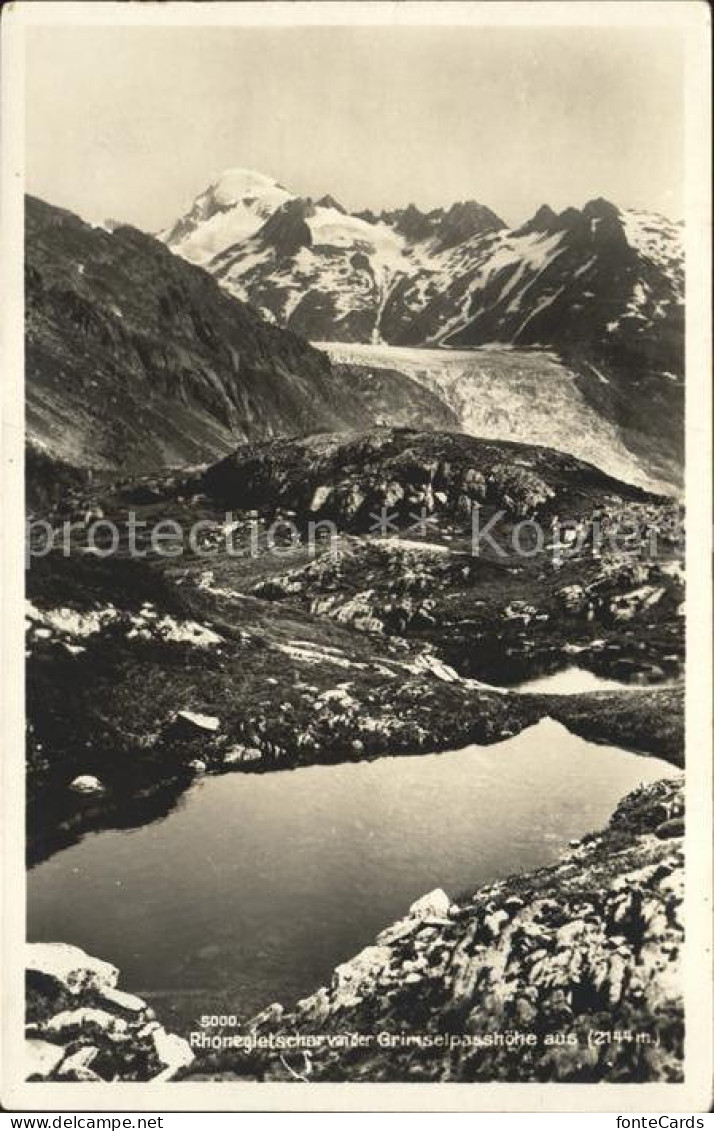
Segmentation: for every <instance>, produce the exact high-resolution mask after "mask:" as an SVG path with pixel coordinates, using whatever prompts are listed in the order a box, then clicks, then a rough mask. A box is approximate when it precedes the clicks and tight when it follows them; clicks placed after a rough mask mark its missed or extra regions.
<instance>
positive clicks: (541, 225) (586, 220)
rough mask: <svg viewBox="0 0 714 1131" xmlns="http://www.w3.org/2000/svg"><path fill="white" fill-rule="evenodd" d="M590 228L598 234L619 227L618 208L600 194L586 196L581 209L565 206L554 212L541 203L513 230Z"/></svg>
mask: <svg viewBox="0 0 714 1131" xmlns="http://www.w3.org/2000/svg"><path fill="white" fill-rule="evenodd" d="M578 231H583V232H589V233H590V234H591V235H595V234H596V233H597V234H598V235H601V234H602V233H603V232H604V231H609V232H613V231H617V232H621V231H622V220H621V214H620V210H619V209H618V208H616V207H615V205H614V204H611V203H610V201H609V200H605V199H604V198H603V197H597V198H595V199H594V200H589V201H588V202H587V204H586V205H585V206H584V207H583V208H582V210H581V209H579V208H573V207H572V206H571V207H568V208H564V209H563V211H562V212H554V210H553V209H552V208H551V207H550V205H549V204H541V206H540V208H539V209H538V210H537V211H536V212H535V213H534V215H533V216H532V217H531V219H530V220H528V221H526V223H525V224H523V225H522V226H521V227H520V228H519V229H518V230H517V232H516V234H517V235H531V234H533V233H542V234H543V235H554V234H555V233H556V232H578Z"/></svg>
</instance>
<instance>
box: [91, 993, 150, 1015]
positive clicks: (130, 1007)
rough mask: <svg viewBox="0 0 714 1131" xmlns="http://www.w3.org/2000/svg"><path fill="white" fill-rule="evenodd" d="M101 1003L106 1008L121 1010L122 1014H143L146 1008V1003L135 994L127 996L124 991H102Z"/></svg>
mask: <svg viewBox="0 0 714 1131" xmlns="http://www.w3.org/2000/svg"><path fill="white" fill-rule="evenodd" d="M101 996H102V1001H103V1002H105V1003H106V1004H107V1005H108V1006H113V1007H114V1008H116V1009H121V1010H122V1011H123V1012H124V1013H132V1014H136V1013H143V1012H144V1010H145V1009H146V1008H147V1006H146V1002H145V1001H143V1000H142V999H141V998H140V997H137V996H136V994H128V993H126V992H125V991H124V990H115V989H106V990H102V995H101Z"/></svg>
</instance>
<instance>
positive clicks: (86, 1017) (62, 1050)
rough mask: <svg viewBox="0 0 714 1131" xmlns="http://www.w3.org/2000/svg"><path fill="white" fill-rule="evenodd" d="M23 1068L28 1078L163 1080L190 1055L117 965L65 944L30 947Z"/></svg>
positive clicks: (190, 1058) (191, 1054)
mask: <svg viewBox="0 0 714 1131" xmlns="http://www.w3.org/2000/svg"><path fill="white" fill-rule="evenodd" d="M25 978H26V987H27V989H26V1002H27V1006H26V1024H25V1047H24V1053H25V1071H26V1079H27V1080H31V1081H37V1080H48V1081H64V1082H72V1083H80V1082H81V1083H101V1082H116V1081H122V1082H127V1083H129V1082H133V1081H147V1080H152V1081H153V1082H154V1083H162V1082H163V1081H166V1080H171V1079H172V1078H173V1077H174V1076H175V1075H176V1073H177V1072H178V1071H179V1070H180V1069H183V1068H186V1067H187V1065H189V1064H190V1063H191V1061H192V1060H193V1053H192V1051H191V1049H190V1047H189V1045H188V1043H187V1042H186V1041H185V1040H184V1039H183V1038H182V1037H179V1036H178V1035H177V1034H175V1033H167V1032H166V1030H165V1029H164V1027H163V1026H162V1025H161V1024H160V1023H159V1022H158V1021H157V1020H156V1015H155V1014H154V1011H153V1010H152V1009H150V1008H149V1006H147V1004H146V1002H144V1001H142V999H141V998H139V997H137V996H136V995H135V994H129V993H126V991H124V990H119V989H117V981H118V979H119V971H118V970H117V968H116V967H115V966H112V965H111V964H110V963H109V962H103V961H102V960H101V959H98V958H94V957H92V956H91V955H88V954H85V953H84V951H82V950H80V949H79V947H76V946H69V945H67V944H66V943H30V944H28V945H27V947H26V948H25Z"/></svg>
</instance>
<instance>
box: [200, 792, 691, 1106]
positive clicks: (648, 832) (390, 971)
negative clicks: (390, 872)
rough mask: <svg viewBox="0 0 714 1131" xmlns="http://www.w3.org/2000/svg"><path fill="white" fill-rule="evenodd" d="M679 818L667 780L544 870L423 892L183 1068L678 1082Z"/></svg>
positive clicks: (252, 1073)
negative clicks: (328, 973)
mask: <svg viewBox="0 0 714 1131" xmlns="http://www.w3.org/2000/svg"><path fill="white" fill-rule="evenodd" d="M683 818H684V796H683V790H682V785H681V782H671V781H669V782H665V781H662V782H658V783H656V784H655V785H653V786H646V787H641V788H640V789H639V790H637V791H635V792H634V793H633V794H630V795H629V796H628V797H626V798H625V799H624V800H623V801H622V802H621V804H620V805H619V806H618V808H617V810H616V811H615V813H614V815H613V817H612V818H611V820H610V823H609V825H608V826H607V827H606V828H605V829H603V830H602V831H601V832H599V833H596V834H592V835H590V836H586V837H585V838H584V839H583V840H582V841H580V842H579V843H577V844H576V845H574V846H573V848H572V849H571V850H570V851H568V852H566V853H565V854H564V855H563V856H562V858H561V859H560V860H559V861H558V863H556V864H555V865H552V866H550V867H547V868H543V869H541V870H539V871H537V872H533V873H530V874H528V873H526V874H523V875H514V876H511V877H509V878H508V879H505V880H501V881H498V882H497V883H494V884H491V885H489V886H487V887H484V888H481V889H479V890H478V891H476V892H474V893H472V894H471V893H470V894H457V895H456V896H455V898H453V899H452V898H451V897H450V896H449V895H447V894H446V893H445V892H443V891H441V890H436V891H434V892H431V893H430V894H429V895H427V896H424V897H423V898H422V899H420V900H418V901H417V902H416V903H415V904H414V905H413V906H412V907H411V908H410V909H409V913H408V914H407V916H406V917H405V918H403V919H401V920H399V921H398V922H396V923H394V924H393V925H392V926H390V927H388V928H387V929H386V930H384V931H383V932H382V933H381V934H380V935H379V936H378V937H377V939H376V940H375V942H374V944H373V945H371V946H368V947H366V948H365V949H364V950H363V951H361V952H360V953H359V954H358V955H356V956H355V957H354V958H353V959H351V960H350V961H348V962H345V963H343V964H342V965H341V966H339V967H337V969H336V970H335V971H334V974H333V977H332V981H331V983H330V984H329V985H326V986H323V987H321V988H320V989H319V990H317V991H316V992H315V993H314V994H312V995H311V996H309V997H307V998H305V999H304V1000H302V1001H300V1002H299V1003H298V1004H297V1006H296V1007H295V1008H294V1009H292V1010H290V1011H287V1012H286V1011H285V1010H284V1009H283V1007H282V1006H281V1005H280V1004H278V1003H276V1004H274V1005H272V1006H270V1007H269V1008H267V1009H266V1010H265V1011H264V1012H263V1013H261V1014H260V1015H259V1016H258V1017H256V1018H253V1019H252V1021H250V1022H248V1023H247V1024H246V1025H245V1026H244V1029H243V1030H242V1032H241V1034H240V1037H242V1038H243V1040H244V1041H245V1038H246V1037H248V1036H251V1037H252V1038H253V1041H254V1044H253V1046H252V1047H250V1046H248V1047H247V1048H246V1045H245V1043H244V1044H243V1047H242V1048H241V1046H240V1044H239V1043H238V1041H237V1040H236V1035H235V1034H231V1033H228V1034H226V1038H225V1044H224V1046H223V1049H222V1050H221V1051H219V1052H215V1053H208V1052H199V1054H198V1057H197V1060H196V1061H195V1062H194V1064H193V1065H192V1067H191V1068H190V1069H188V1072H187V1074H184V1075H188V1078H189V1079H194V1080H195V1079H208V1080H210V1079H221V1080H228V1079H241V1078H245V1077H248V1078H251V1079H258V1080H283V1081H287V1080H291V1081H294V1080H296V1079H297V1080H303V1081H306V1082H312V1081H320V1082H327V1081H341V1080H349V1081H350V1082H357V1081H374V1082H390V1081H391V1082H399V1081H410V1082H429V1081H430V1082H436V1081H440V1082H484V1083H485V1082H489V1081H516V1082H518V1083H521V1084H522V1083H527V1082H537V1081H557V1082H561V1083H565V1082H570V1083H595V1082H602V1081H607V1082H609V1083H617V1082H628V1083H631V1082H645V1081H662V1082H667V1081H669V1082H672V1081H680V1080H681V1079H682V1056H683V1002H682V985H681V982H680V977H681V975H680V957H681V950H682V943H683V933H684V932H683V919H682V909H683V907H682V901H683V886H684V868H683V842H682V837H683V833H684V819H683ZM240 1037H239V1039H240ZM231 1041H232V1042H233V1047H231ZM291 1041H292V1042H293V1044H292V1045H291V1044H290V1042H291ZM261 1042H262V1044H261Z"/></svg>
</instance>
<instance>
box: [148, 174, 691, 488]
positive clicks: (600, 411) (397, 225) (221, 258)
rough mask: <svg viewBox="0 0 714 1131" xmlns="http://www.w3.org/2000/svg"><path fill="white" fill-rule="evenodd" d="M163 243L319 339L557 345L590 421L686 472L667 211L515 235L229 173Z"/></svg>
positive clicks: (554, 219) (483, 214)
mask: <svg viewBox="0 0 714 1131" xmlns="http://www.w3.org/2000/svg"><path fill="white" fill-rule="evenodd" d="M161 238H163V239H164V240H165V241H166V242H167V244H168V246H170V247H171V248H173V249H174V250H176V251H177V252H178V253H179V254H181V255H184V256H186V257H187V258H188V259H190V260H192V261H194V262H200V263H202V264H203V265H204V266H206V267H207V269H208V270H210V271H211V272H212V273H213V274H214V275H215V277H216V278H217V279H218V280H219V281H220V282H221V284H222V286H223V287H224V288H225V289H227V290H228V291H230V293H232V294H234V295H236V296H238V297H239V298H241V299H245V300H247V301H249V302H251V303H252V304H253V305H254V306H255V307H256V308H257V309H259V310H260V311H261V313H263V314H264V315H265V316H266V317H270V318H272V319H274V320H275V321H277V322H278V323H279V324H280V325H282V326H287V327H290V328H291V329H294V330H296V331H298V332H299V333H301V334H304V335H305V336H306V337H308V338H310V339H311V340H318V341H325V342H327V341H333V342H335V341H336V342H356V343H368V342H373V343H389V344H392V345H417V346H425V345H430V346H448V347H449V348H455V347H460V348H464V347H469V348H470V347H474V346H482V345H484V344H491V345H493V344H501V345H509V346H518V347H532V346H534V345H538V346H540V347H547V348H549V349H552V350H555V351H557V354H558V357H559V359H560V360H561V362H562V363H564V364H565V365H566V366H567V367H568V368H569V370H570V371H571V372H572V374H573V377H574V380H575V381H576V384H577V389H578V391H579V393H580V395H581V396H582V397H584V399H585V402H586V404H587V406H588V409H589V411H590V413H591V414H592V415H594V416H597V417H601V418H603V419H604V420H605V421H607V422H608V423H609V424H610V425H611V426H614V427H615V428H616V429H617V430H618V431H619V432H621V434H622V438H623V440H624V443H625V444H626V446H627V448H628V449H629V450H630V452H631V453H632V454H633V455H634V457H635V458H636V459H642V460H644V461H648V460H652V459H653V456H654V463H655V464H657V463H659V468H658V473H659V475H660V476H661V477H662V478H663V479H665V480H669V481H671V482H677V480H678V478H679V474H680V472H681V464H682V460H683V376H684V266H683V250H682V228H681V225H679V224H674V223H672V222H670V221H669V220H667V219H666V218H664V217H662V216H657V215H654V214H649V213H644V212H637V211H628V210H621V209H619V208H617V207H616V206H615V205H613V204H611V203H610V202H609V201H606V200H602V199H595V200H592V201H589V202H588V203H587V204H586V205H585V206H584V207H583V208H582V209H580V210H579V209H576V208H567V209H565V210H564V211H563V212H561V213H559V214H556V213H555V212H553V211H552V209H550V208H549V207H547V206H545V205H544V206H543V207H541V208H540V209H538V211H537V212H536V213H535V215H534V216H533V217H532V218H531V219H530V220H529V221H528V222H527V223H525V224H523V225H522V226H520V227H518V228H516V229H508V228H507V227H506V225H505V224H504V223H503V221H502V220H500V219H499V217H498V216H497V215H495V213H493V212H492V211H491V210H490V209H488V208H486V207H485V206H484V205H481V204H478V203H476V202H474V201H468V202H462V203H459V204H455V205H453V206H452V207H451V208H450V209H447V210H445V209H436V210H433V211H432V212H429V213H422V212H420V211H419V209H417V208H415V207H414V206H413V205H410V206H409V208H406V209H402V210H396V211H393V212H386V213H383V214H381V215H379V216H376V215H374V214H372V213H369V212H366V213H358V214H350V213H348V212H347V211H346V210H345V209H344V208H343V207H342V206H341V205H339V204H338V203H337V202H336V201H334V200H333V199H332V198H330V197H326V198H323V199H321V200H318V201H313V200H310V199H301V198H299V197H296V196H295V195H294V194H291V193H289V192H288V190H286V189H284V188H282V187H281V186H277V185H276V183H275V182H273V181H271V180H270V179H269V178H265V177H260V176H258V175H256V174H253V173H250V172H248V171H245V170H231V171H229V172H228V173H226V174H224V175H223V176H222V177H221V178H219V179H218V181H216V182H215V183H214V184H213V185H212V186H210V187H209V188H208V189H207V190H206V192H205V193H203V194H202V195H201V196H200V197H199V198H198V200H197V201H196V203H195V204H194V206H193V208H192V209H191V210H190V211H189V212H188V213H187V215H186V216H184V217H182V218H181V219H180V220H179V221H177V223H176V224H175V225H174V226H173V227H172V228H170V229H167V230H166V231H164V232H162V233H161ZM542 400H543V398H542V396H541V397H540V401H541V402H542ZM532 403H533V404H534V405H535V406H536V407H537V405H538V403H539V398H538V397H536V398H534V399H533V402H532ZM506 411H508V407H507V406H506ZM576 427H577V425H576ZM586 427H587V426H586ZM581 430H582V428H581ZM496 434H497V435H498V436H499V437H501V438H505V437H506V436H507V434H508V433H507V432H505V433H504V432H502V431H497V433H496ZM553 446H556V445H555V444H554V445H553Z"/></svg>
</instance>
